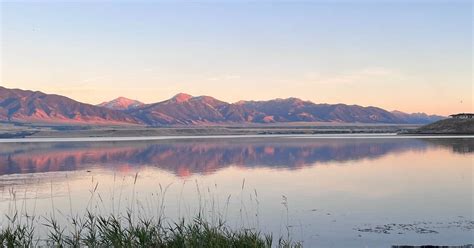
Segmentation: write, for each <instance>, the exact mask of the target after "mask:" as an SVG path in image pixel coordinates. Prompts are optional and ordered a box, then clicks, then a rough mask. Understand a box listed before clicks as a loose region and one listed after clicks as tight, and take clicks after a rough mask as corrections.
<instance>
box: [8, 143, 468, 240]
mask: <svg viewBox="0 0 474 248" xmlns="http://www.w3.org/2000/svg"><path fill="white" fill-rule="evenodd" d="M99 141H100V140H98V139H96V140H69V141H68V142H21V143H15V142H12V141H10V142H9V143H0V213H3V214H8V213H12V212H14V211H20V212H28V213H34V214H36V215H51V214H55V215H56V216H57V217H58V218H61V216H67V215H70V213H83V212H84V210H85V209H87V208H88V209H91V210H93V211H94V212H97V213H118V212H123V211H125V209H127V208H133V209H134V211H135V212H137V213H139V214H141V215H146V216H152V215H156V214H159V213H157V211H158V209H159V207H160V206H161V203H162V199H164V207H165V208H164V209H165V210H164V212H165V215H166V216H167V218H168V219H169V220H173V219H176V218H178V217H185V218H186V217H192V216H194V215H195V214H196V213H197V211H198V210H199V208H201V209H204V210H205V212H206V213H208V216H207V217H208V218H209V219H210V220H211V221H213V220H215V219H217V217H219V216H221V217H225V219H227V220H228V221H229V224H230V225H231V226H233V227H236V228H237V227H241V226H245V227H250V228H258V229H261V230H263V231H265V232H272V233H273V234H274V235H275V236H280V235H286V231H287V229H286V226H287V225H288V226H289V230H290V232H291V236H292V237H293V239H294V240H301V241H303V244H304V245H305V246H306V247H315V246H317V247H347V246H351V247H390V245H394V244H446V245H449V244H451V245H454V244H470V243H473V242H474V238H473V237H474V229H473V228H474V221H473V220H474V218H473V206H474V200H473V189H474V184H473V176H474V175H473V174H474V170H473V168H474V139H473V138H472V137H463V138H447V137H445V138H429V139H422V138H399V137H396V138H395V137H390V136H367V137H364V136H356V137H354V136H352V137H345V136H336V137H330V136H328V137H324V136H317V137H311V136H304V137H289V136H285V137H245V138H244V137H229V138H209V137H208V138H196V137H188V138H180V139H164V140H159V139H158V140H140V141H133V140H129V141H127V140H112V141H102V142H99ZM135 177H136V182H135ZM165 188H166V189H167V190H166V194H164V195H163V191H165ZM283 196H284V197H285V198H286V199H287V206H288V212H287V210H286V208H285V206H284V205H283V204H282V201H284V200H283ZM53 210H54V211H53ZM287 213H288V217H289V223H287V219H286V215H287ZM3 214H2V217H0V223H2V222H3V224H4V223H5V217H3Z"/></svg>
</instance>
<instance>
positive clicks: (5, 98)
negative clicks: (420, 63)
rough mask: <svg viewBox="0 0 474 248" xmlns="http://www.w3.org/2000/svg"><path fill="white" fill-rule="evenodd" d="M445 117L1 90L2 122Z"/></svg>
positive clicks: (290, 102)
mask: <svg viewBox="0 0 474 248" xmlns="http://www.w3.org/2000/svg"><path fill="white" fill-rule="evenodd" d="M443 118H445V117H443V116H437V115H427V114H425V113H414V114H408V113H403V112H400V111H392V112H389V111H387V110H384V109H381V108H377V107H363V106H359V105H346V104H317V103H313V102H310V101H303V100H301V99H298V98H286V99H274V100H269V101H239V102H236V103H227V102H224V101H220V100H218V99H215V98H213V97H210V96H197V97H194V96H191V95H188V94H184V93H180V94H177V95H176V96H174V97H172V98H171V99H168V100H165V101H161V102H157V103H151V104H144V103H142V102H140V101H137V100H132V99H127V98H124V97H119V98H117V99H114V100H112V101H110V102H103V103H101V104H99V105H91V104H86V103H81V102H78V101H75V100H73V99H70V98H67V97H64V96H60V95H54V94H45V93H43V92H39V91H30V90H21V89H8V88H5V87H1V86H0V121H4V122H41V123H62V124H114V125H115V124H119V125H147V126H173V125H225V124H257V123H291V122H336V123H371V124H376V123H385V124H426V123H431V122H434V121H437V120H440V119H443Z"/></svg>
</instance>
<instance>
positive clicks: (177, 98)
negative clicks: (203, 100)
mask: <svg viewBox="0 0 474 248" xmlns="http://www.w3.org/2000/svg"><path fill="white" fill-rule="evenodd" d="M191 98H193V96H191V95H189V94H186V93H178V94H177V95H175V96H173V98H171V100H174V101H176V102H186V101H188V100H189V99H191Z"/></svg>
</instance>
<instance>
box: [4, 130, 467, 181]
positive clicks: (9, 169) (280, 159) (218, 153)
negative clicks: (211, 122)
mask: <svg viewBox="0 0 474 248" xmlns="http://www.w3.org/2000/svg"><path fill="white" fill-rule="evenodd" d="M436 148H441V149H448V150H451V151H452V152H454V153H472V152H473V151H474V141H473V139H412V138H407V139H390V138H387V139H296V138H263V139H252V138H248V139H247V138H245V139H217V140H215V139H212V140H211V139H201V140H195V139H193V140H174V141H171V140H167V141H147V142H144V141H141V142H95V143H93V142H78V143H10V144H0V175H7V174H17V173H37V172H51V171H72V170H83V169H87V168H91V167H94V166H102V167H109V168H111V169H118V170H128V169H130V168H131V167H140V166H151V167H157V168H160V169H163V170H166V171H169V172H171V173H173V174H175V175H178V176H188V175H192V174H207V173H212V172H214V171H216V170H219V169H222V168H225V167H228V166H241V167H248V168H251V167H267V168H286V169H298V168H302V167H305V166H315V165H318V164H323V163H327V162H341V163H342V162H346V161H354V160H361V159H373V158H379V157H382V156H385V155H388V154H397V153H402V152H407V151H425V150H426V149H436Z"/></svg>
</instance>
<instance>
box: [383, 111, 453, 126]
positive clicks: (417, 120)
mask: <svg viewBox="0 0 474 248" xmlns="http://www.w3.org/2000/svg"><path fill="white" fill-rule="evenodd" d="M392 114H394V115H395V116H396V117H398V118H399V119H401V120H403V121H405V122H409V123H413V124H426V123H432V122H435V121H439V120H442V119H445V117H443V116H439V115H427V114H425V113H413V114H407V113H403V112H400V111H392Z"/></svg>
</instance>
